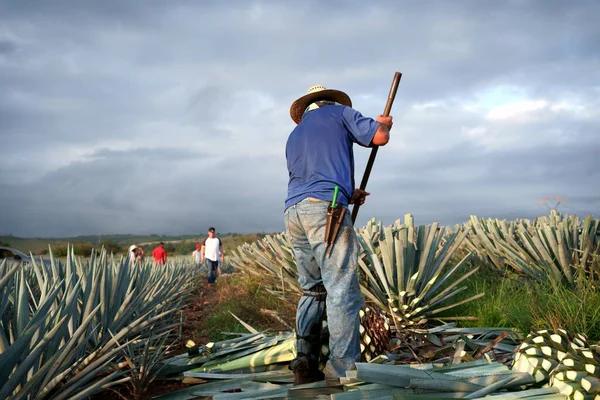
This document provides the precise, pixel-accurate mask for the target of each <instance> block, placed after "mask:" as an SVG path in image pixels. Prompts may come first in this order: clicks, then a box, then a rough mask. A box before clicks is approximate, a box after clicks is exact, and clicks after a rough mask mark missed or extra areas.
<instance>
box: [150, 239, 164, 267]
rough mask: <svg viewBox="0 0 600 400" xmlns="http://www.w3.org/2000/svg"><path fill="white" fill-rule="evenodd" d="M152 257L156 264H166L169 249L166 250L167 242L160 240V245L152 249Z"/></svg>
mask: <svg viewBox="0 0 600 400" xmlns="http://www.w3.org/2000/svg"><path fill="white" fill-rule="evenodd" d="M152 257H154V262H155V263H156V264H164V263H166V262H167V251H166V250H165V244H164V243H163V242H160V243H159V244H158V246H157V247H156V248H155V249H154V250H153V251H152Z"/></svg>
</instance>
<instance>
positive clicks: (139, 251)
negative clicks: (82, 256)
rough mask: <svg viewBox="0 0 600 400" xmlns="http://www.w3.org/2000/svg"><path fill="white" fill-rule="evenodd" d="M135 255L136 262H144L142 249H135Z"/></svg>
mask: <svg viewBox="0 0 600 400" xmlns="http://www.w3.org/2000/svg"><path fill="white" fill-rule="evenodd" d="M134 253H135V259H136V260H138V261H144V249H142V248H141V247H137V248H136V249H135V250H134Z"/></svg>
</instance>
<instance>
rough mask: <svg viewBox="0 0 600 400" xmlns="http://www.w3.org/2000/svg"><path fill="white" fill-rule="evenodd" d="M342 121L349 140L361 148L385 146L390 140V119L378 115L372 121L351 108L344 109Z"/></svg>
mask: <svg viewBox="0 0 600 400" xmlns="http://www.w3.org/2000/svg"><path fill="white" fill-rule="evenodd" d="M342 119H343V123H344V126H345V127H346V129H348V131H349V132H350V139H351V140H352V141H353V142H355V143H357V144H359V145H361V146H363V147H373V146H385V145H386V144H387V142H388V141H389V140H390V129H391V127H392V117H389V116H388V117H384V116H383V115H380V116H378V117H377V118H376V119H373V118H369V117H365V116H363V115H362V114H361V113H360V112H358V111H357V110H355V109H353V108H350V107H344V110H343V111H342Z"/></svg>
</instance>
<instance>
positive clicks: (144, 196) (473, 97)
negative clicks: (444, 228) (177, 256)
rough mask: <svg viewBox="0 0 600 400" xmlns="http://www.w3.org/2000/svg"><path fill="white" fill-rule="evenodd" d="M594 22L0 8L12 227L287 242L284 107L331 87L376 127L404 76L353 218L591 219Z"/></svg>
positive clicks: (599, 189)
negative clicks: (555, 209)
mask: <svg viewBox="0 0 600 400" xmlns="http://www.w3.org/2000/svg"><path fill="white" fill-rule="evenodd" d="M599 16H600V2H598V1H594V0H590V1H585V0H580V1H577V2H567V1H559V0H539V1H526V0H523V1H502V2H497V1H478V0H472V1H469V0H457V1H453V2H450V1H442V0H430V1H420V2H416V1H411V2H409V1H372V2H367V1H363V0H360V1H351V0H346V1H341V0H331V1H327V2H325V1H316V0H304V1H301V2H300V1H267V0H265V1H252V0H247V1H241V0H229V1H223V2H217V1H168V0H164V1H158V0H156V1H155V0H148V1H142V0H138V1H130V0H128V1H122V0H103V1H91V0H90V1H80V0H72V1H59V0H54V1H44V2H33V1H21V0H19V1H17V0H13V1H11V0H6V1H2V2H0V137H1V139H2V155H1V156H0V187H1V189H0V207H1V208H0V210H1V211H0V234H6V233H12V234H14V235H17V236H71V235H79V234H108V233H165V234H177V233H204V232H205V231H206V228H207V227H208V226H209V225H214V226H216V227H217V230H219V231H221V232H256V231H263V232H274V231H280V230H282V229H283V204H284V200H285V195H286V190H287V170H286V164H285V152H284V149H285V142H286V139H287V136H288V134H289V133H290V131H291V130H292V129H293V127H294V123H293V122H292V120H291V119H290V117H289V106H290V104H291V103H292V102H293V100H294V99H295V98H296V97H298V96H300V95H302V94H303V93H304V92H305V91H306V89H307V88H308V87H309V86H311V85H315V84H322V85H325V86H327V87H332V88H338V89H341V90H344V91H346V92H347V93H348V94H349V95H350V96H351V97H352V99H353V103H354V107H355V108H356V109H358V110H360V111H361V112H362V113H363V114H365V115H368V116H376V115H377V114H380V113H381V112H382V111H383V108H384V105H385V101H386V98H387V94H388V92H389V87H390V84H391V80H392V78H393V74H394V72H395V71H400V72H402V74H403V77H402V82H401V84H400V87H399V90H398V95H397V97H396V101H395V104H394V108H393V110H392V115H393V116H394V129H393V130H392V137H391V140H390V142H389V144H388V145H387V146H385V147H382V148H381V149H380V150H379V152H378V155H377V159H376V162H375V166H374V168H373V171H372V173H371V178H370V180H369V184H368V188H367V189H368V190H369V191H370V192H371V196H370V197H369V198H368V200H367V203H366V204H365V205H364V206H362V207H361V209H360V213H359V218H358V221H357V225H362V224H364V223H366V221H367V220H368V219H369V218H371V217H376V218H377V219H378V220H382V221H383V222H384V223H391V222H393V221H394V220H395V219H397V218H400V217H402V216H403V215H404V214H405V213H412V214H413V215H414V217H415V220H416V222H417V223H422V224H428V223H431V222H432V221H439V222H441V223H442V224H455V223H460V222H463V221H465V220H467V219H468V217H469V215H471V214H475V215H477V216H479V217H497V218H507V219H513V218H517V217H527V218H530V217H534V216H536V215H543V214H546V213H547V211H548V208H547V206H545V205H543V204H540V200H542V199H543V198H545V197H547V196H562V197H563V198H564V201H563V203H562V204H561V205H560V206H559V209H560V210H563V211H564V212H569V213H575V214H579V215H587V214H589V213H593V214H595V215H596V216H597V215H598V213H599V212H600V132H599V125H600V26H599V25H598V17H599ZM369 151H370V150H368V149H364V148H359V149H357V150H356V158H357V171H356V181H357V183H358V182H360V179H361V177H362V174H363V171H364V167H365V165H366V160H367V158H368V155H369ZM548 204H550V205H552V204H553V202H552V201H549V202H548Z"/></svg>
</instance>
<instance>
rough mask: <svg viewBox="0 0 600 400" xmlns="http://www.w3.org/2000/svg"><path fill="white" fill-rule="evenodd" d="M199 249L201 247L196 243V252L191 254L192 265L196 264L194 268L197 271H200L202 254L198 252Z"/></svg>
mask: <svg viewBox="0 0 600 400" xmlns="http://www.w3.org/2000/svg"><path fill="white" fill-rule="evenodd" d="M201 248H202V246H200V244H198V243H196V250H194V251H193V252H192V259H193V260H194V263H195V264H196V267H198V270H199V271H200V270H202V252H201V251H200V249H201Z"/></svg>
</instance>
